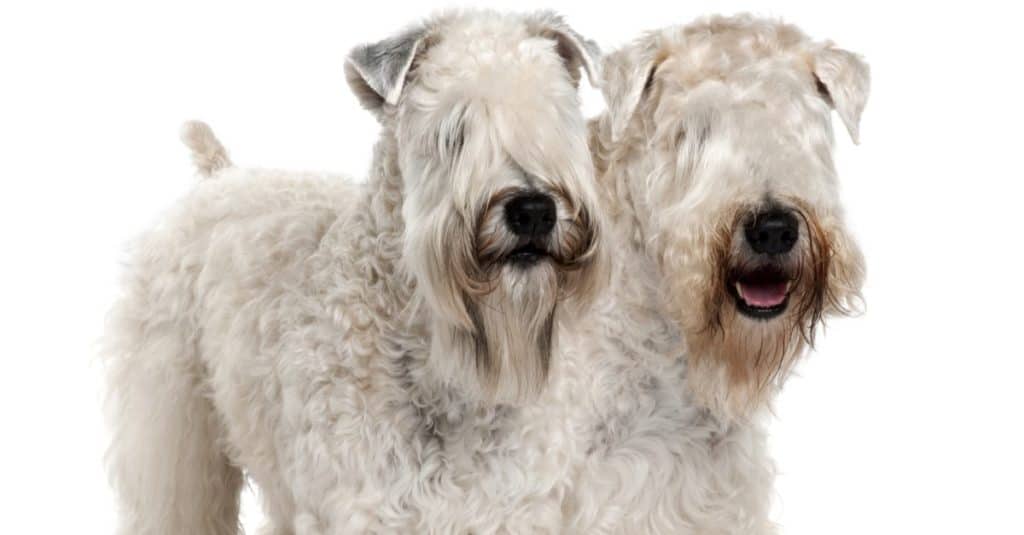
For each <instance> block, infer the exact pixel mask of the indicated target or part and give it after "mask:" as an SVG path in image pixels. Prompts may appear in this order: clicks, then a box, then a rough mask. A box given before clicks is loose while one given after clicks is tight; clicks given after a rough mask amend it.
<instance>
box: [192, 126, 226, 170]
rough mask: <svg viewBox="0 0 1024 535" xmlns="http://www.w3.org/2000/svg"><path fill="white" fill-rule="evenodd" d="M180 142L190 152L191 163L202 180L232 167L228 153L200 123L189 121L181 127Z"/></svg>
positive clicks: (207, 127)
mask: <svg viewBox="0 0 1024 535" xmlns="http://www.w3.org/2000/svg"><path fill="white" fill-rule="evenodd" d="M181 141H182V142H184V143H185V146H187V147H188V148H189V150H191V151H192V162H193V163H194V164H195V166H196V169H198V170H199V174H200V175H202V176H203V178H209V177H211V176H213V175H215V174H216V173H217V171H220V170H221V169H225V168H228V167H231V166H232V163H231V159H230V158H228V151H226V150H224V145H221V144H220V141H218V140H217V136H215V135H213V130H211V129H210V126H209V125H207V124H206V123H204V122H202V121H189V122H187V123H185V124H183V125H182V126H181Z"/></svg>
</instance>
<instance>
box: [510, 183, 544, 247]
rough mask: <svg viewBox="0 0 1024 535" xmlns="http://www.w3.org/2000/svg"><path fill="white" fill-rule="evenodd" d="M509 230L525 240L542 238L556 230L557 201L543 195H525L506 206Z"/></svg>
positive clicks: (519, 196)
mask: <svg viewBox="0 0 1024 535" xmlns="http://www.w3.org/2000/svg"><path fill="white" fill-rule="evenodd" d="M505 221H506V222H507V223H508V228H509V230H511V231H512V233H513V234H515V235H516V236H522V237H524V238H542V237H544V236H547V235H548V233H549V232H551V229H553V228H555V201H554V200H552V199H551V197H549V196H547V195H544V194H543V193H525V194H522V195H518V196H516V197H514V198H513V199H512V200H510V201H509V202H508V204H506V205H505Z"/></svg>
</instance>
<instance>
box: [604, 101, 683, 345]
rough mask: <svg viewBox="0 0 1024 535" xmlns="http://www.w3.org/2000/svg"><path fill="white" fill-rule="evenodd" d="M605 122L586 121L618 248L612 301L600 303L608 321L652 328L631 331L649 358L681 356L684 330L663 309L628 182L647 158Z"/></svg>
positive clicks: (614, 245) (610, 292)
mask: <svg viewBox="0 0 1024 535" xmlns="http://www.w3.org/2000/svg"><path fill="white" fill-rule="evenodd" d="M607 123H608V121H607V117H606V116H602V117H600V118H598V119H595V120H592V121H591V122H590V124H589V125H588V127H589V136H590V139H589V143H590V147H591V154H592V156H593V159H594V172H595V175H596V177H597V186H598V192H599V195H600V197H601V199H600V200H601V207H602V209H604V211H605V213H606V215H607V217H606V221H607V223H608V226H609V228H608V234H609V235H610V239H609V244H610V247H611V248H612V249H613V250H614V251H617V253H616V254H614V255H613V258H612V280H611V285H610V288H609V290H608V292H607V294H606V299H607V300H610V301H611V302H612V303H613V306H610V307H600V309H601V311H600V312H599V313H600V314H601V316H602V319H603V320H606V322H607V323H608V324H623V322H625V323H628V324H632V325H636V326H637V328H644V329H649V332H644V333H633V334H634V335H635V334H640V336H632V337H630V339H631V340H634V341H635V343H636V345H637V346H638V347H637V348H633V349H635V350H636V351H637V352H638V353H643V354H648V355H651V358H665V357H669V358H678V357H679V355H680V354H681V353H682V351H683V349H682V342H681V333H680V331H679V328H678V327H677V326H676V324H675V322H673V321H672V320H671V319H670V318H669V316H668V314H667V313H666V311H665V307H664V303H663V301H662V299H663V295H664V292H663V288H662V284H661V282H662V281H661V275H660V271H659V269H658V266H657V263H656V262H655V260H654V259H653V258H652V257H651V255H650V254H649V250H648V248H647V244H646V238H645V236H644V232H643V227H642V225H641V224H640V214H639V213H638V211H637V210H638V209H637V206H636V204H635V202H634V198H633V193H632V189H631V188H630V184H629V181H630V180H633V179H635V178H636V177H634V176H633V175H638V174H640V173H643V172H644V170H643V169H642V168H641V165H642V163H643V161H644V158H643V157H642V155H637V154H634V153H633V152H634V149H632V148H630V145H629V144H622V143H620V144H615V143H612V142H611V140H610V135H609V128H608V124H607ZM639 346H642V348H641V347H639ZM655 355H657V356H655Z"/></svg>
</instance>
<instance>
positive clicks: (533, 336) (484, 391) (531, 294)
mask: <svg viewBox="0 0 1024 535" xmlns="http://www.w3.org/2000/svg"><path fill="white" fill-rule="evenodd" d="M500 269H501V271H502V273H501V275H500V276H499V277H498V278H497V279H496V280H495V281H494V287H493V289H492V291H491V292H489V293H487V294H485V295H482V296H479V297H476V298H472V297H469V296H467V299H466V310H467V312H468V314H469V317H470V319H471V321H472V326H473V328H472V329H470V330H466V329H461V328H457V327H454V328H448V329H447V330H446V331H445V332H444V334H445V336H443V337H441V338H439V339H438V340H439V342H441V344H442V346H447V348H448V350H449V351H450V353H451V356H453V357H455V358H445V359H440V360H442V361H443V362H440V363H439V364H442V365H444V364H447V365H449V366H450V368H449V369H448V370H446V371H445V374H446V375H449V376H454V377H462V378H463V381H461V382H463V384H466V385H470V388H471V389H472V390H474V391H475V392H474V393H475V394H476V396H474V397H478V398H479V399H481V400H483V401H488V402H491V403H507V404H513V405H519V404H523V403H528V402H529V401H531V400H533V399H536V397H537V395H538V394H539V393H540V391H541V390H542V389H543V387H544V385H545V384H546V382H547V376H548V371H549V368H550V365H551V355H552V353H553V350H554V344H555V339H554V337H555V328H554V327H555V321H556V318H555V315H556V312H557V307H558V302H559V294H560V289H559V286H558V272H557V271H556V269H555V268H554V266H552V265H551V264H550V263H548V262H543V263H540V264H537V265H535V266H532V267H530V268H527V269H522V268H518V267H515V266H503V267H501V268H500ZM439 334H440V333H439ZM438 349H440V350H442V351H444V350H445V348H444V347H440V348H438Z"/></svg>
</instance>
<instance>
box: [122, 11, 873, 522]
mask: <svg viewBox="0 0 1024 535" xmlns="http://www.w3.org/2000/svg"><path fill="white" fill-rule="evenodd" d="M595 54H596V52H595V51H594V50H593V48H592V46H591V45H590V44H589V43H588V42H586V41H585V40H583V39H582V38H580V37H579V36H577V35H576V34H575V32H572V31H571V30H569V29H568V28H566V27H565V26H564V25H563V24H562V23H561V21H559V20H558V19H556V18H553V17H551V16H549V15H539V16H537V15H533V16H526V17H517V16H499V15H494V14H492V13H479V12H477V13H469V14H462V15H448V16H444V17H441V18H438V19H435V20H434V21H431V22H430V23H428V24H426V25H424V26H421V27H414V28H411V29H410V30H408V31H406V32H403V33H402V34H399V35H398V36H396V37H394V38H392V39H389V40H386V41H383V42H381V43H377V44H375V45H371V46H368V47H363V48H360V49H357V50H356V51H355V52H354V53H353V55H352V59H351V61H350V63H349V64H348V66H347V70H348V75H349V79H350V82H351V84H352V87H353V89H354V90H355V92H356V94H357V95H359V97H360V99H361V101H362V102H363V104H364V105H365V106H366V107H367V108H369V109H371V110H372V111H373V112H374V113H375V114H377V115H378V117H379V118H380V119H381V122H382V124H383V132H382V137H381V141H380V142H379V143H378V145H377V147H376V151H375V160H374V166H373V170H372V173H371V176H370V179H369V181H368V182H367V183H366V184H365V185H357V184H353V183H350V182H348V181H346V180H344V179H342V178H340V177H334V176H318V175H301V174H296V173H285V172H278V171H257V170H243V169H237V168H233V167H230V162H229V160H228V159H227V156H226V152H225V151H223V148H222V147H221V146H220V144H219V143H218V142H216V140H215V138H213V137H212V134H210V133H209V131H208V130H207V129H205V128H204V127H203V126H200V125H192V126H190V127H188V128H187V130H186V136H185V137H186V140H187V142H188V143H189V145H190V146H191V147H192V149H193V152H194V154H195V155H196V163H197V166H198V168H199V169H200V171H201V173H203V174H211V175H212V178H211V179H210V180H205V181H203V182H202V183H201V184H200V185H199V186H198V187H197V189H196V190H195V191H194V192H193V193H192V194H191V195H190V196H189V197H188V198H187V199H186V200H185V201H183V202H182V203H180V204H179V205H178V206H177V207H176V208H175V209H174V210H173V211H172V213H171V214H169V215H168V217H167V218H166V221H165V222H164V224H163V225H161V226H160V227H158V228H157V229H155V230H154V231H152V232H150V233H149V234H147V235H146V236H145V237H144V238H143V239H142V240H141V241H140V242H139V244H138V246H137V247H136V255H135V260H134V262H133V264H132V265H131V266H130V269H129V271H128V274H127V277H126V286H125V295H124V297H123V299H122V301H121V302H120V304H119V305H118V306H117V307H116V309H115V312H114V316H113V319H112V324H111V329H110V338H109V352H108V353H109V357H110V364H111V376H110V384H111V387H112V392H111V401H110V408H111V416H112V422H113V423H114V428H115V437H114V441H113V444H112V447H111V450H110V460H111V468H112V476H113V480H114V483H115V486H116V488H117V490H118V491H119V495H120V496H121V500H122V505H123V508H124V513H123V514H124V516H123V521H122V528H121V532H122V533H133V534H135V533H138V534H170V533H236V532H237V531H238V526H237V521H238V520H237V512H238V493H239V490H240V487H241V485H242V484H243V470H244V474H245V475H246V476H248V477H249V478H250V479H251V480H252V481H254V482H255V483H256V485H257V486H258V488H259V491H260V494H261V496H262V498H263V503H264V507H265V511H266V514H267V518H268V521H269V524H268V526H267V527H266V529H265V532H266V533H274V534H292V533H295V534H338V533H364V532H366V533H396V532H397V533H577V534H592V533H622V534H629V533H694V534H737V533H743V534H746V533H762V534H763V533H771V532H772V531H773V530H774V527H773V526H772V525H771V523H770V522H769V521H768V510H769V495H770V486H771V481H772V467H771V463H770V460H769V459H768V457H767V454H766V451H765V435H764V432H763V429H762V427H761V425H760V423H759V415H761V414H762V413H761V412H760V411H759V409H760V408H763V405H762V404H761V402H763V401H765V399H766V398H765V397H763V396H761V395H760V394H759V395H757V396H750V395H747V394H748V393H749V392H751V390H749V389H748V388H747V387H748V386H749V385H747V384H745V383H743V382H742V381H740V382H739V383H736V382H730V381H724V382H719V381H718V379H717V377H719V376H720V374H722V373H724V372H722V370H723V369H728V366H729V365H735V364H736V363H739V364H741V365H742V364H744V363H746V364H750V361H749V360H746V359H743V358H740V359H738V360H736V361H732V360H729V359H724V358H722V355H721V354H720V353H716V352H715V351H711V352H710V353H708V354H707V355H704V356H703V357H704V358H697V357H698V356H699V355H696V354H695V353H696V352H695V348H701V347H703V348H708V347H711V348H713V349H715V350H716V351H717V350H720V349H721V348H717V347H714V346H713V345H708V344H706V343H705V344H703V345H702V344H701V343H700V342H701V340H700V338H699V337H697V336H694V331H692V330H691V329H689V326H691V325H692V324H694V323H696V322H698V320H699V319H702V318H704V317H705V313H706V309H707V303H708V302H709V297H708V295H707V294H709V293H711V292H712V291H713V290H716V286H715V285H714V284H711V283H709V282H708V281H709V279H710V278H711V277H709V276H708V274H707V273H708V270H710V269H712V268H713V267H715V260H716V258H715V257H714V255H713V254H712V253H713V252H714V250H715V243H714V240H709V239H708V238H709V237H714V238H715V239H717V240H723V239H724V240H725V241H728V240H730V239H731V236H732V234H731V232H725V233H724V238H723V237H722V236H720V235H719V234H722V232H711V230H712V229H716V230H717V229H720V227H722V226H723V225H724V223H723V221H724V220H729V218H728V217H725V216H724V215H723V214H734V213H737V212H738V211H740V210H742V209H743V208H744V207H746V208H749V207H750V206H752V205H756V204H757V203H756V202H754V199H755V198H756V199H760V196H761V195H763V194H764V193H766V192H768V191H770V192H775V191H777V190H776V189H774V188H775V186H779V187H781V188H784V190H785V193H786V195H785V197H786V198H792V199H795V200H797V201H800V202H803V203H805V204H806V205H807V206H809V207H813V209H814V210H815V214H816V219H815V221H816V224H817V225H818V226H819V227H821V229H822V234H823V235H827V236H828V237H829V243H830V246H831V247H832V249H833V253H834V255H835V256H834V257H833V258H832V264H830V265H834V266H836V267H835V270H836V271H835V273H836V276H834V277H832V279H830V280H832V283H831V284H833V285H834V286H833V287H830V288H832V290H831V291H833V292H834V293H835V294H836V295H835V296H836V297H837V298H840V297H842V298H845V297H847V296H852V295H854V294H855V292H856V289H857V283H858V282H859V275H860V271H859V269H860V265H859V257H858V256H857V254H856V252H855V249H853V248H852V242H849V241H848V240H847V241H844V240H845V238H844V236H845V234H844V233H843V231H842V228H841V225H840V223H841V220H840V214H839V205H838V200H837V195H836V186H835V180H834V171H833V169H832V166H831V158H830V150H831V131H830V126H829V122H828V113H829V105H830V104H831V105H834V106H835V107H836V108H837V109H839V111H840V115H841V117H842V118H843V119H844V120H845V121H847V126H848V127H849V128H850V131H851V133H855V132H856V121H857V118H858V117H859V113H860V109H861V108H862V107H863V103H864V99H865V98H866V79H867V78H866V76H867V74H866V68H864V69H860V66H861V64H860V63H859V60H856V58H855V57H853V56H852V55H849V54H848V53H844V52H842V51H839V50H837V49H833V48H830V47H828V46H821V45H817V44H815V43H812V42H811V41H810V40H808V39H807V38H806V37H804V36H803V34H801V33H799V32H798V31H796V30H795V29H793V28H792V27H789V26H782V25H779V24H778V23H776V22H774V21H765V20H759V19H750V18H736V19H711V20H709V21H702V22H699V23H697V24H695V25H691V26H689V27H685V28H671V29H667V30H664V31H660V32H655V33H652V34H649V35H647V36H645V37H644V38H642V39H641V40H639V41H637V42H636V43H634V44H633V45H631V46H629V47H626V48H625V49H623V50H621V51H620V52H618V53H617V54H614V55H613V56H612V57H610V58H608V60H607V61H606V62H605V64H604V65H605V69H606V71H607V72H608V73H609V76H608V83H607V86H606V87H605V93H606V96H607V98H608V100H609V104H610V109H609V112H608V113H607V114H606V115H605V116H603V117H601V118H600V119H599V120H598V121H596V122H595V123H593V124H592V125H591V126H592V128H591V132H590V133H591V143H592V146H591V148H592V149H593V154H594V161H595V162H596V165H597V168H598V171H599V174H600V184H599V185H600V187H599V188H598V187H597V185H595V184H594V183H593V178H592V176H591V174H592V171H591V169H590V165H591V163H590V157H589V155H588V153H587V146H586V144H585V140H586V139H585V135H586V131H585V128H584V124H583V122H582V119H581V117H580V115H579V111H578V102H577V97H576V94H575V84H576V83H577V81H578V77H579V70H580V69H581V68H582V69H583V70H586V71H587V72H588V73H590V74H591V75H594V76H595V77H596V75H597V73H598V71H599V69H600V65H599V63H598V60H597V57H596V55H595ZM815 58H818V59H819V60H820V63H814V62H813V61H811V60H814V59H815ZM816 65H817V66H819V67H820V68H821V70H822V74H819V75H817V79H818V81H820V82H821V83H822V84H825V86H826V87H827V89H828V98H826V97H825V96H823V95H819V94H818V92H817V90H816V89H815V85H814V84H815V75H814V74H812V72H814V73H816V71H814V69H815V66H816ZM826 65H827V67H826ZM653 66H660V67H659V68H657V69H653ZM850 69H853V70H852V71H851V70H850ZM826 70H827V72H826ZM651 73H655V77H654V80H653V81H652V82H650V83H648V79H649V75H650V74H651ZM805 83H806V84H808V85H806V86H805V85H802V84H805ZM509 87H515V88H516V89H517V90H516V91H513V92H509V91H508V88H509ZM726 89H727V90H728V93H721V92H719V93H716V91H720V90H726ZM725 95H729V96H730V98H725ZM499 96H500V98H499ZM740 97H742V98H740ZM757 102H762V103H770V104H772V106H769V107H768V109H769V110H770V111H769V112H767V115H765V114H764V113H763V112H759V111H756V107H754V108H753V109H755V111H753V112H751V111H750V110H751V108H749V107H747V106H748V105H751V104H753V103H757ZM851 124H852V126H851ZM700 125H711V128H712V130H711V133H710V134H709V135H708V136H707V137H706V139H705V142H706V143H710V144H711V145H712V146H714V145H715V144H716V143H717V144H726V145H728V147H729V148H731V149H733V150H732V151H731V152H729V151H726V150H724V149H723V151H722V153H721V154H723V155H725V154H728V155H730V156H732V157H733V158H734V159H735V160H738V161H739V162H740V163H747V164H749V163H751V162H755V163H760V164H761V165H763V166H765V169H766V171H765V172H762V173H756V174H751V173H745V172H743V171H744V170H745V169H746V168H743V167H742V166H741V167H739V170H738V171H737V170H736V169H737V168H736V167H733V166H731V162H733V160H730V159H729V158H726V157H724V156H722V157H720V158H717V159H710V160H708V159H706V156H705V151H706V150H707V149H706V146H697V145H693V144H692V143H691V140H692V139H694V138H693V137H692V136H690V137H688V136H680V135H678V134H679V132H678V131H675V130H673V129H674V128H676V127H679V126H686V127H687V129H686V132H700V131H701V128H700ZM778 125H781V127H780V126H778ZM723 126H725V127H726V128H724V129H723ZM733 127H742V128H738V129H737V130H733V129H732V128H733ZM747 127H751V128H753V129H752V130H750V131H748V130H747ZM776 131H778V132H782V133H790V134H792V133H803V134H805V135H806V136H805V138H804V139H807V140H808V141H809V142H810V143H809V145H808V147H810V149H812V150H801V149H808V147H792V146H791V145H789V144H787V143H781V144H780V143H774V144H769V143H768V142H767V141H766V140H767V139H768V138H769V137H771V136H769V135H768V133H766V132H776ZM723 132H724V133H723ZM781 139H784V140H789V141H792V139H793V138H792V137H791V136H783V137H782V138H781ZM723 146H725V145H723ZM768 146H771V147H773V148H782V149H786V148H792V149H793V150H792V151H788V152H786V151H784V152H782V153H780V154H785V155H787V157H778V156H777V155H771V154H767V153H766V152H765V150H764V149H765V148H766V147H768ZM457 154H461V155H462V157H454V156H455V155H457ZM698 162H699V165H698ZM788 169H796V170H798V172H796V173H786V174H782V173H781V171H783V170H788ZM808 170H811V171H813V172H810V171H808ZM769 177H771V178H769ZM769 185H770V186H771V188H769V187H768V186H769ZM523 189H540V190H542V191H546V192H550V193H552V194H553V195H555V196H556V197H557V199H558V213H559V224H558V225H559V226H558V229H557V231H556V233H555V238H554V239H553V240H552V243H551V244H550V245H549V246H550V248H551V251H552V257H553V260H552V263H551V264H545V265H543V266H538V267H537V268H535V269H534V270H533V271H530V272H528V273H526V274H524V273H521V272H514V271H510V270H508V269H507V268H506V267H502V266H500V265H499V264H493V263H489V261H488V259H490V258H493V257H495V256H498V257H500V255H501V254H503V252H505V251H507V250H508V248H509V247H510V246H511V245H510V244H511V243H512V241H511V238H510V237H509V236H508V234H507V232H505V231H504V230H503V227H502V222H501V218H500V217H499V216H498V215H497V214H499V213H500V212H498V210H499V209H500V207H501V205H502V203H503V202H504V199H506V197H507V195H508V194H509V192H515V191H520V190H523ZM734 194H735V196H733V195H734ZM598 197H601V199H600V200H601V201H602V202H603V203H604V204H603V205H602V207H601V208H600V209H598V208H597V202H598ZM758 202H759V201H758ZM602 213H605V214H607V215H608V216H609V217H607V218H606V217H602V215H601V214H602ZM608 219H610V221H611V226H610V228H605V227H607V226H608V225H602V221H605V220H608ZM808 236H809V235H808V234H807V233H806V232H805V235H804V236H803V238H804V239H805V240H806V239H808ZM609 241H611V242H613V245H612V246H613V247H615V248H616V251H617V252H616V256H615V262H614V266H613V270H612V285H611V291H610V292H608V293H607V294H605V295H603V296H600V297H596V300H595V295H597V293H598V292H597V290H598V289H599V288H600V287H602V286H604V283H605V278H604V277H603V274H602V273H603V267H604V264H605V262H604V261H603V256H604V252H605V249H606V246H608V243H607V242H609ZM830 273H831V272H830ZM710 301H711V302H714V300H710ZM837 302H838V301H837ZM588 303H591V306H589V307H588ZM584 312H585V313H584ZM551 314H553V321H554V323H553V324H551V327H552V329H553V330H552V340H551V341H550V343H551V344H550V347H549V349H550V352H549V353H548V354H547V355H546V356H548V357H550V359H548V360H546V361H545V360H543V357H545V353H546V351H544V350H543V349H541V346H540V345H539V342H545V341H546V336H545V332H546V328H545V326H544V321H545V320H546V318H547V317H548V316H549V315H551ZM539 320H541V321H539ZM574 320H575V321H574ZM722 326H723V328H726V329H732V330H730V331H729V332H733V331H736V332H741V333H746V334H751V333H749V332H747V331H743V330H742V329H745V328H747V326H745V324H743V323H729V322H728V320H726V322H725V323H723V325H722ZM754 334H756V333H754ZM482 342H486V343H484V344H483V345H484V346H485V347H489V348H495V349H496V352H495V353H490V352H488V353H484V354H481V353H480V347H481V344H482ZM740 347H742V346H740ZM794 349H796V348H794ZM789 356H790V357H795V356H796V353H794V354H793V355H789ZM482 357H486V358H485V360H483V361H481V360H480V359H481V358H482ZM487 359H490V360H487ZM705 364H706V365H707V366H709V367H710V368H708V369H706V370H705V369H700V368H699V366H701V365H705ZM695 370H697V371H696V372H695ZM705 372H706V373H705ZM695 377H696V378H697V380H696V381H695ZM744 377H745V376H744ZM778 378H779V379H780V380H781V375H780V376H779V377H778ZM734 393H738V394H734ZM736 396H739V397H736ZM737 400H738V402H737ZM751 403H753V404H754V406H751V405H750V404H751Z"/></svg>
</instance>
